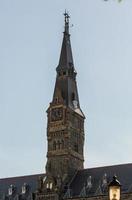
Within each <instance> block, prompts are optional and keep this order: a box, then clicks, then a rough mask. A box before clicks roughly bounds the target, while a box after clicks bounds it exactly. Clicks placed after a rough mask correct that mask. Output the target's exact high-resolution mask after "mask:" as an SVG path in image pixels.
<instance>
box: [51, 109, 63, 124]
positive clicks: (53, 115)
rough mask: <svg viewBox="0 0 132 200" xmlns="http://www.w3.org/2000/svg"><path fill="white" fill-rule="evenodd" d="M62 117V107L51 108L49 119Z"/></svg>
mask: <svg viewBox="0 0 132 200" xmlns="http://www.w3.org/2000/svg"><path fill="white" fill-rule="evenodd" d="M62 117H63V109H62V108H53V109H52V111H51V121H57V120H61V119H62Z"/></svg>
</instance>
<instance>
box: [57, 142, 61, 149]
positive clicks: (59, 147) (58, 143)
mask: <svg viewBox="0 0 132 200" xmlns="http://www.w3.org/2000/svg"><path fill="white" fill-rule="evenodd" d="M57 146H58V149H61V143H60V141H59V140H58V142H57Z"/></svg>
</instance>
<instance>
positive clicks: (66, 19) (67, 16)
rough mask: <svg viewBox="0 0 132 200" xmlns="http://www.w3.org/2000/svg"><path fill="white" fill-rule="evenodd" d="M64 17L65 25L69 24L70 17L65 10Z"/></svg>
mask: <svg viewBox="0 0 132 200" xmlns="http://www.w3.org/2000/svg"><path fill="white" fill-rule="evenodd" d="M64 16H65V23H69V18H70V16H69V14H68V12H67V11H66V10H65V13H64Z"/></svg>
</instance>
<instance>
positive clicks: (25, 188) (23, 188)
mask: <svg viewBox="0 0 132 200" xmlns="http://www.w3.org/2000/svg"><path fill="white" fill-rule="evenodd" d="M26 192H27V184H26V183H24V184H23V186H22V194H25V193H26Z"/></svg>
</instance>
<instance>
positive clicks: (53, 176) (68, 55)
mask: <svg viewBox="0 0 132 200" xmlns="http://www.w3.org/2000/svg"><path fill="white" fill-rule="evenodd" d="M64 16H65V27H64V33H63V34H64V35H63V42H62V47H61V54H60V59H59V64H58V66H57V68H56V72H57V75H56V83H55V88H54V94H53V99H52V102H51V103H50V105H49V108H48V110H47V117H48V122H47V141H48V150H47V163H46V177H45V180H43V183H44V185H43V188H46V193H47V191H49V193H48V194H47V195H48V197H50V195H51V192H52V195H53V196H54V199H57V198H58V197H57V196H56V194H55V193H56V192H57V194H58V192H60V193H61V194H62V193H63V192H62V191H63V190H64V188H65V187H66V186H67V185H68V183H69V181H70V179H71V178H72V177H73V176H74V174H76V172H77V170H80V169H83V163H84V155H83V147H84V119H85V117H84V114H83V112H82V110H81V108H80V103H79V96H78V91H77V82H76V75H77V73H76V71H75V68H74V62H73V57H72V49H71V43H70V34H69V15H68V14H67V13H65V14H64ZM45 198H46V196H45Z"/></svg>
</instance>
